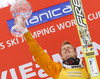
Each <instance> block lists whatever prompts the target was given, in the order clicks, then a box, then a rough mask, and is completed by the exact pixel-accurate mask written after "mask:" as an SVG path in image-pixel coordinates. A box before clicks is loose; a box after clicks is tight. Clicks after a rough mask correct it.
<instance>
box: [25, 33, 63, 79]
mask: <svg viewBox="0 0 100 79" xmlns="http://www.w3.org/2000/svg"><path fill="white" fill-rule="evenodd" d="M24 37H25V39H26V42H27V43H28V45H29V47H30V51H31V54H32V55H33V56H34V58H35V61H36V62H37V64H38V65H39V66H40V67H41V68H42V69H43V70H44V71H45V72H46V73H47V74H48V75H49V76H51V77H53V78H54V79H55V78H56V79H57V78H58V76H59V73H60V70H61V68H62V65H61V64H60V63H56V62H54V61H52V60H51V58H50V57H49V55H48V54H47V53H45V52H44V50H43V49H42V48H41V47H40V46H39V44H38V43H37V42H36V40H35V39H34V38H33V37H32V34H31V33H30V32H27V33H25V34H24Z"/></svg>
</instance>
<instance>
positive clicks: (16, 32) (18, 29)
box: [11, 25, 24, 37]
mask: <svg viewBox="0 0 100 79" xmlns="http://www.w3.org/2000/svg"><path fill="white" fill-rule="evenodd" d="M11 34H12V35H13V36H15V37H22V36H23V35H24V27H22V26H20V25H15V26H13V27H12V28H11Z"/></svg>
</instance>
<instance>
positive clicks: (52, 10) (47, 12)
mask: <svg viewBox="0 0 100 79" xmlns="http://www.w3.org/2000/svg"><path fill="white" fill-rule="evenodd" d="M72 13H73V12H72V8H71V4H70V1H67V2H64V3H61V4H58V5H55V6H52V7H49V8H45V9H42V10H39V11H36V12H33V13H32V15H31V17H30V18H29V19H28V20H27V21H26V27H27V28H29V27H32V26H35V25H38V24H42V23H45V22H48V21H51V20H54V19H57V18H60V17H63V16H67V15H70V14H72ZM7 24H8V27H9V29H10V30H11V27H12V26H13V25H14V19H11V20H8V21H7Z"/></svg>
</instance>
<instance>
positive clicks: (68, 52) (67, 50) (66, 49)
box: [61, 44, 77, 60]
mask: <svg viewBox="0 0 100 79" xmlns="http://www.w3.org/2000/svg"><path fill="white" fill-rule="evenodd" d="M76 56H77V53H76V51H75V50H74V48H73V46H72V45H70V44H66V45H64V46H62V48H61V57H62V59H63V60H67V59H68V58H75V57H76Z"/></svg>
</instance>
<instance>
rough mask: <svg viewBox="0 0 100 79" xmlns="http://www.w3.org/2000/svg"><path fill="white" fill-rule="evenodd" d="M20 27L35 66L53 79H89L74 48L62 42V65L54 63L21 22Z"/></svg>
mask: <svg viewBox="0 0 100 79" xmlns="http://www.w3.org/2000/svg"><path fill="white" fill-rule="evenodd" d="M22 26H23V27H24V28H25V34H24V37H25V39H26V42H27V43H28V45H29V47H30V51H31V54H32V55H33V56H34V58H35V60H36V62H37V64H38V65H40V67H41V68H42V69H43V70H44V71H45V72H46V73H47V74H48V75H49V76H51V77H52V78H54V79H89V75H88V73H87V70H86V68H85V67H84V66H83V64H82V61H81V60H80V59H78V58H77V53H76V50H75V47H74V46H73V45H71V44H70V43H69V42H68V41H65V42H63V44H62V46H61V51H60V55H61V58H62V59H63V63H62V64H61V63H56V62H54V61H52V60H51V59H50V57H49V55H48V54H47V53H45V52H44V50H43V49H42V48H41V47H40V46H39V44H38V43H37V42H36V40H35V39H34V38H33V37H32V34H31V33H30V32H29V31H28V30H27V28H26V27H25V24H24V23H23V22H22Z"/></svg>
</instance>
